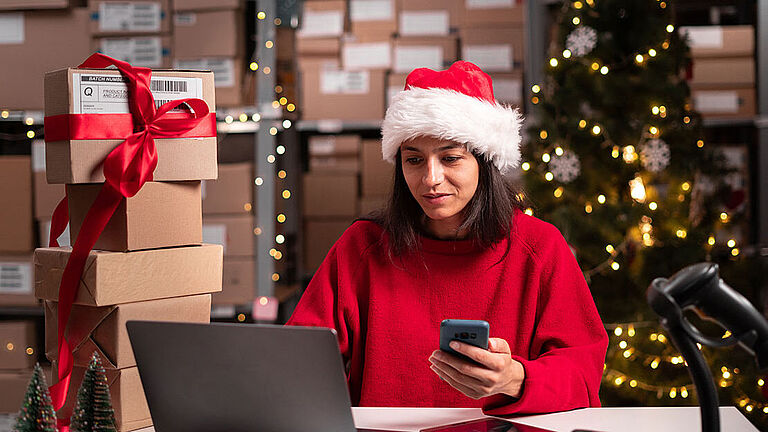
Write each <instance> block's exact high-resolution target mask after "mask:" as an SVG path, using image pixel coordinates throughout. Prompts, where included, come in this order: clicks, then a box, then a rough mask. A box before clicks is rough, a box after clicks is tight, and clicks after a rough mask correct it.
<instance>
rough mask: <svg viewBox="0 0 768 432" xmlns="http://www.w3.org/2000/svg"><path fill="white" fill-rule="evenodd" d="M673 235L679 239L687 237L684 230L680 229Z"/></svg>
mask: <svg viewBox="0 0 768 432" xmlns="http://www.w3.org/2000/svg"><path fill="white" fill-rule="evenodd" d="M675 235H676V236H678V237H680V238H681V239H684V238H685V237H687V236H688V232H687V231H686V230H684V229H682V228H680V229H679V230H677V231H676V232H675Z"/></svg>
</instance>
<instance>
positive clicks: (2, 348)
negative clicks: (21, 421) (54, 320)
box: [0, 320, 39, 413]
mask: <svg viewBox="0 0 768 432" xmlns="http://www.w3.org/2000/svg"><path fill="white" fill-rule="evenodd" d="M38 351H39V350H38V343H37V331H36V325H35V322H34V321H31V320H13V321H10V320H9V321H6V320H3V321H0V388H2V389H3V391H0V413H16V412H18V411H19V408H20V407H21V404H22V401H23V397H24V392H25V391H26V389H27V384H28V383H29V379H30V377H31V376H32V368H33V367H34V365H35V360H36V359H37V354H38Z"/></svg>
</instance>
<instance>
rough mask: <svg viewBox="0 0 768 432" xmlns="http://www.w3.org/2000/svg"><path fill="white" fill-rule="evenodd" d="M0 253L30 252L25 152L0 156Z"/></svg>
mask: <svg viewBox="0 0 768 432" xmlns="http://www.w3.org/2000/svg"><path fill="white" fill-rule="evenodd" d="M0 202H2V204H0V253H22V252H32V249H34V248H35V246H34V244H35V243H34V239H33V238H32V235H33V232H34V230H33V228H32V164H31V162H30V157H29V156H0Z"/></svg>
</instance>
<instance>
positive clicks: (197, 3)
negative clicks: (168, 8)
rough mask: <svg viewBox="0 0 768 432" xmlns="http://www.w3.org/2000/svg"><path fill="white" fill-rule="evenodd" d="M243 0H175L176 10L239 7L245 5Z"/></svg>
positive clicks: (174, 8)
mask: <svg viewBox="0 0 768 432" xmlns="http://www.w3.org/2000/svg"><path fill="white" fill-rule="evenodd" d="M242 3H243V1H242V0H218V1H215V2H212V1H210V0H173V10H174V11H188V10H196V11H199V10H221V9H239V8H241V7H242V6H243V4H242Z"/></svg>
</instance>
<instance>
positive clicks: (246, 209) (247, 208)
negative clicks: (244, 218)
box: [243, 203, 253, 212]
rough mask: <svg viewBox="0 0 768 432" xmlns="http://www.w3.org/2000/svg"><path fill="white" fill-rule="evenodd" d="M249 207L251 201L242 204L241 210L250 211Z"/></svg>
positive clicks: (251, 206) (250, 206)
mask: <svg viewBox="0 0 768 432" xmlns="http://www.w3.org/2000/svg"><path fill="white" fill-rule="evenodd" d="M251 209H253V205H251V203H245V204H243V210H245V211H247V212H249V211H251Z"/></svg>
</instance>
